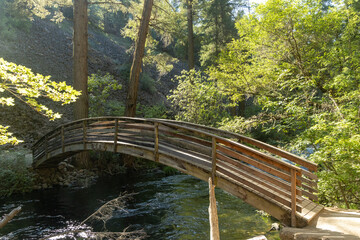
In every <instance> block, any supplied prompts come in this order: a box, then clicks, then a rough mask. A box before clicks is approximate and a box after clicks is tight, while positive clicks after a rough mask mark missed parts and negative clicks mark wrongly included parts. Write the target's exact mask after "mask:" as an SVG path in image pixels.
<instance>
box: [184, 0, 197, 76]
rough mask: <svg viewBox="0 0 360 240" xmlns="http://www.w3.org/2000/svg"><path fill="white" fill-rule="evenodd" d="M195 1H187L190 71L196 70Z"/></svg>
mask: <svg viewBox="0 0 360 240" xmlns="http://www.w3.org/2000/svg"><path fill="white" fill-rule="evenodd" d="M192 2H193V0H186V4H187V25H188V64H189V69H194V66H195V60H194V30H193V6H192Z"/></svg>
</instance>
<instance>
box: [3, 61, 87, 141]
mask: <svg viewBox="0 0 360 240" xmlns="http://www.w3.org/2000/svg"><path fill="white" fill-rule="evenodd" d="M4 93H7V94H9V95H11V96H12V97H0V104H1V105H3V106H13V105H14V97H15V98H18V99H20V100H21V101H22V102H24V103H26V104H28V105H29V106H30V107H31V108H33V109H34V110H35V111H37V112H39V113H41V114H43V115H44V116H46V117H48V118H49V119H50V120H54V119H57V118H60V117H61V115H60V114H59V113H57V112H54V111H53V110H51V109H49V108H48V107H46V106H45V105H44V104H43V103H40V102H38V100H37V99H38V98H40V97H46V98H49V99H51V100H53V101H55V102H62V104H69V103H72V102H74V101H75V100H76V99H77V97H78V96H79V95H80V92H78V91H76V90H74V89H73V88H72V87H71V86H68V85H66V83H65V82H60V83H56V82H53V81H51V80H50V77H49V76H47V77H44V76H42V75H40V74H34V73H33V72H32V71H31V70H30V69H29V68H26V67H24V66H20V65H16V64H15V63H11V62H7V61H5V60H4V59H2V58H0V94H4ZM0 96H1V95H0ZM9 134H10V133H7V128H5V127H2V132H1V134H0V136H1V137H2V140H3V142H2V143H1V144H4V143H6V142H9V143H15V142H16V139H15V138H13V137H11V134H10V135H9ZM1 144H0V145H1Z"/></svg>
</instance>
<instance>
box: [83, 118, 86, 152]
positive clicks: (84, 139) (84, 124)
mask: <svg viewBox="0 0 360 240" xmlns="http://www.w3.org/2000/svg"><path fill="white" fill-rule="evenodd" d="M86 132H87V130H86V120H84V121H83V145H84V150H86Z"/></svg>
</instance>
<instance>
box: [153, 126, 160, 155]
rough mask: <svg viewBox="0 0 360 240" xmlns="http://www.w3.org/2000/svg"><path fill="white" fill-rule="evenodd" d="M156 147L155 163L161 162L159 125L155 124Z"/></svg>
mask: <svg viewBox="0 0 360 240" xmlns="http://www.w3.org/2000/svg"><path fill="white" fill-rule="evenodd" d="M154 133H155V136H154V138H155V147H154V156H155V162H159V124H158V123H155V131H154Z"/></svg>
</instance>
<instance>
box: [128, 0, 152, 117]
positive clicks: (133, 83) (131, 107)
mask: <svg viewBox="0 0 360 240" xmlns="http://www.w3.org/2000/svg"><path fill="white" fill-rule="evenodd" d="M153 3H154V0H145V1H144V8H143V12H142V17H141V22H140V27H139V32H138V36H137V39H136V44H135V52H134V58H133V62H132V66H131V70H130V81H129V88H128V93H127V97H126V108H125V116H127V117H135V114H136V101H137V95H138V86H139V77H140V72H141V66H142V59H143V57H144V50H145V42H146V36H147V33H148V31H149V22H150V16H151V10H152V6H153Z"/></svg>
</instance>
